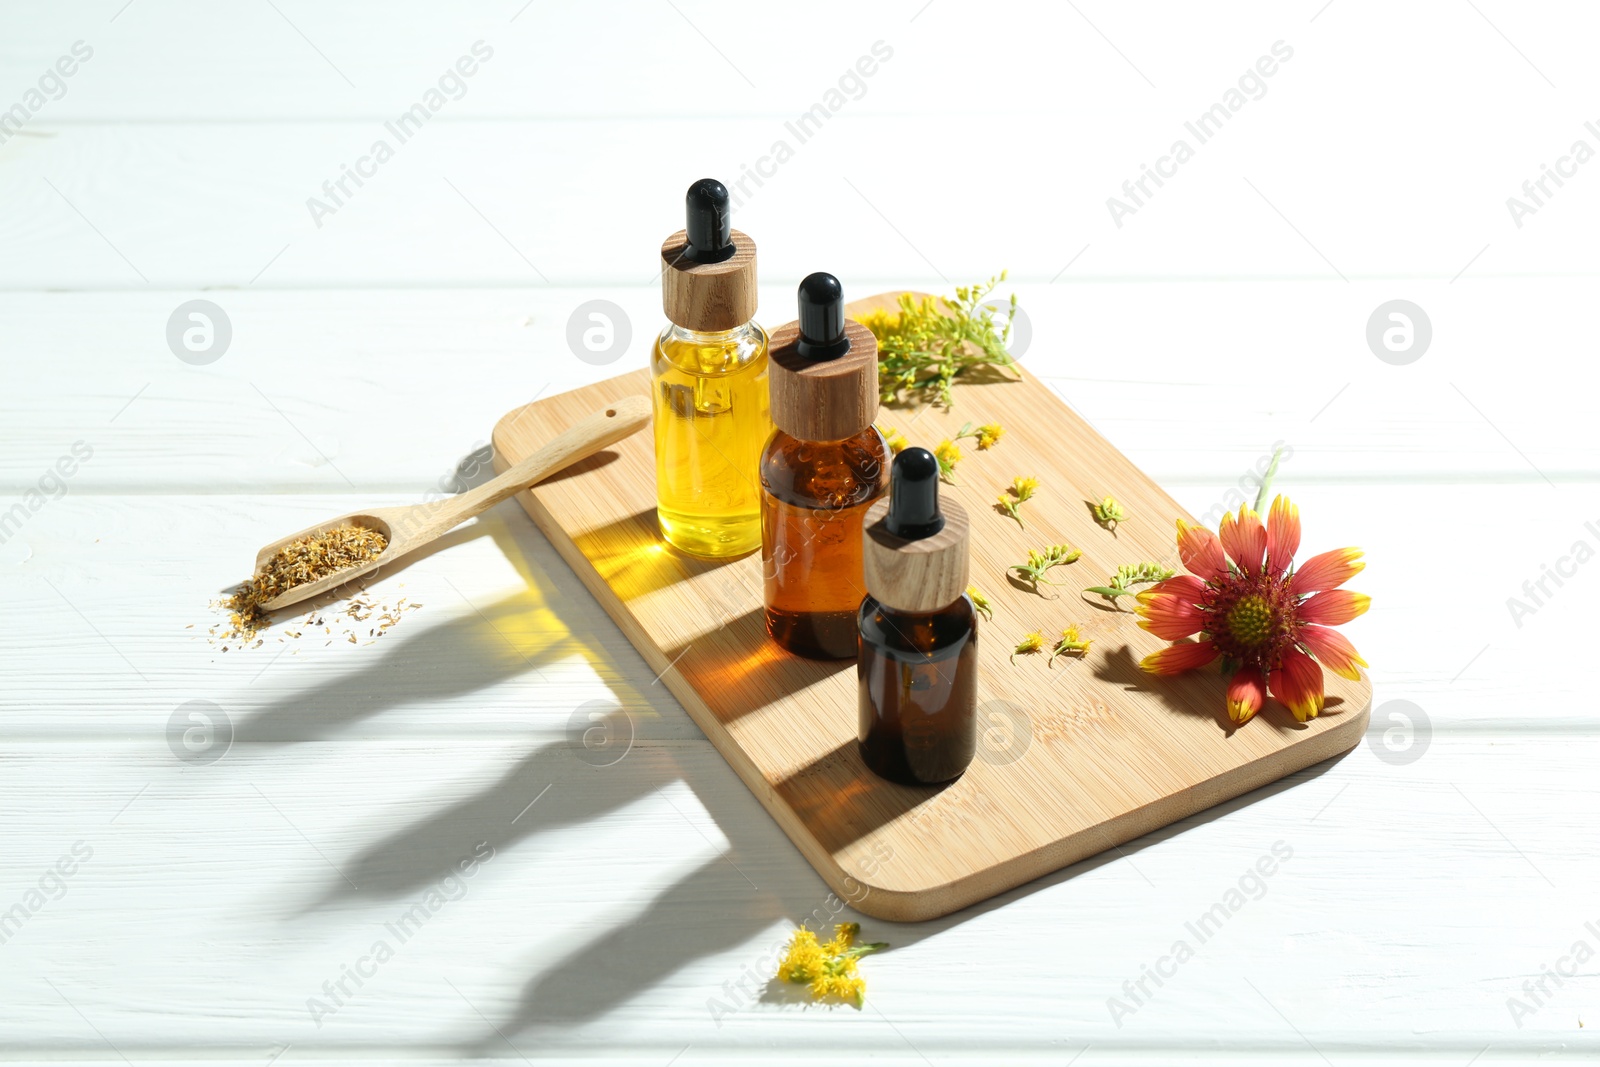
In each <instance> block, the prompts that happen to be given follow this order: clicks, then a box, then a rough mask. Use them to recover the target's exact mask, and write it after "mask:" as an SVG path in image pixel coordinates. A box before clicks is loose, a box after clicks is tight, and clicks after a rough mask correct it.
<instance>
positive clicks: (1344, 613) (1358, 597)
mask: <svg viewBox="0 0 1600 1067" xmlns="http://www.w3.org/2000/svg"><path fill="white" fill-rule="evenodd" d="M1371 605H1372V598H1371V597H1369V596H1367V595H1366V594H1365V593H1352V592H1351V591H1350V590H1348V589H1330V590H1328V591H1327V592H1326V593H1318V594H1317V595H1316V596H1314V597H1312V598H1311V599H1309V600H1307V601H1305V602H1304V603H1303V604H1301V605H1300V607H1299V608H1298V609H1296V612H1295V613H1296V614H1297V615H1299V617H1300V621H1301V622H1314V623H1320V624H1321V625H1323V626H1340V625H1342V624H1344V623H1347V622H1349V621H1350V620H1351V619H1354V618H1356V617H1358V616H1361V615H1365V614H1366V613H1367V608H1368V607H1370V606H1371Z"/></svg>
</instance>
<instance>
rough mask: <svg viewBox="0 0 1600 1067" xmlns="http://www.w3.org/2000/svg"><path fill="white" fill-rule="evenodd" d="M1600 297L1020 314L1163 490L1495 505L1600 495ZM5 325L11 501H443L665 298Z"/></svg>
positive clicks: (42, 309) (769, 291)
mask: <svg viewBox="0 0 1600 1067" xmlns="http://www.w3.org/2000/svg"><path fill="white" fill-rule="evenodd" d="M847 284H848V285H850V287H851V288H850V290H849V291H850V292H853V293H862V291H863V290H870V289H872V288H875V287H876V286H873V285H866V284H862V283H858V282H856V281H854V280H852V279H850V278H849V276H848V275H847ZM902 284H903V283H902ZM1588 288H1589V286H1588V283H1586V282H1582V281H1578V280H1551V281H1493V282H1470V281H1469V280H1467V279H1463V280H1462V281H1461V282H1460V283H1458V284H1457V285H1455V286H1450V285H1447V284H1445V283H1437V284H1429V283H1409V284H1407V285H1405V286H1403V287H1396V286H1393V285H1390V284H1386V283H1375V284H1367V283H1357V284H1353V285H1348V286H1347V285H1344V284H1343V283H1338V282H1334V283H1279V284H1261V283H1253V284H1242V283H1241V284H1209V285H1196V284H1182V283H1161V284H1151V285H1118V284H1084V285H1071V286H1067V285H1060V286H1054V287H1051V286H1038V285H1023V286H1018V287H1017V288H1016V290H1015V291H1016V292H1017V293H1018V295H1019V298H1020V299H1021V303H1022V307H1023V309H1024V310H1025V311H1026V312H1027V314H1028V320H1029V324H1030V329H1031V334H1032V337H1031V341H1030V342H1029V345H1028V347H1027V348H1026V350H1024V351H1023V353H1022V358H1023V360H1024V361H1025V362H1026V364H1027V365H1028V366H1029V367H1030V368H1032V369H1033V370H1034V372H1035V373H1037V374H1041V375H1044V376H1046V377H1047V378H1049V379H1050V380H1051V381H1052V382H1053V384H1055V385H1056V386H1057V388H1058V389H1059V390H1060V392H1061V393H1062V395H1063V396H1064V397H1065V398H1066V399H1067V400H1068V402H1069V403H1071V404H1072V405H1073V406H1074V407H1075V408H1076V409H1077V410H1078V411H1079V412H1081V413H1082V414H1083V415H1084V416H1085V417H1086V418H1088V419H1089V420H1090V422H1092V423H1093V424H1094V425H1095V426H1096V427H1098V428H1099V429H1100V431H1101V432H1102V433H1104V434H1105V435H1106V436H1107V437H1108V438H1109V439H1110V440H1111V441H1112V443H1113V444H1115V445H1117V446H1118V447H1119V448H1121V449H1122V450H1123V451H1124V452H1126V453H1127V454H1128V455H1129V456H1130V457H1132V458H1133V459H1134V460H1135V461H1136V462H1137V463H1139V464H1140V465H1141V466H1142V467H1143V468H1144V469H1145V470H1147V471H1148V472H1149V473H1150V474H1151V475H1152V476H1153V477H1154V478H1156V479H1157V480H1158V481H1160V482H1162V483H1163V484H1166V485H1169V486H1178V485H1192V486H1200V487H1204V488H1205V489H1206V490H1207V491H1208V492H1214V493H1218V494H1220V493H1221V492H1222V491H1224V490H1225V488H1226V487H1227V486H1228V485H1229V484H1230V483H1233V482H1236V481H1237V480H1238V479H1239V478H1240V477H1241V476H1242V475H1243V474H1244V473H1245V472H1246V471H1247V470H1248V469H1249V468H1250V467H1251V466H1253V465H1254V464H1256V463H1257V461H1258V460H1259V459H1260V457H1261V456H1262V454H1263V452H1265V451H1269V450H1270V449H1271V447H1272V445H1273V443H1274V442H1276V441H1283V442H1285V443H1287V444H1288V445H1289V446H1290V447H1292V448H1293V450H1294V454H1293V456H1292V458H1291V459H1290V460H1289V461H1288V463H1287V465H1286V467H1285V470H1286V472H1288V471H1292V472H1293V474H1294V476H1295V477H1296V478H1297V479H1299V480H1301V482H1302V484H1305V483H1311V482H1351V481H1357V482H1373V481H1395V480H1405V481H1415V480H1424V481H1441V480H1444V481H1481V480H1483V479H1485V478H1487V479H1488V480H1490V481H1493V482H1496V483H1501V484H1502V485H1504V484H1505V483H1518V487H1516V488H1512V487H1509V486H1507V487H1506V488H1503V489H1497V490H1493V491H1491V495H1490V497H1488V498H1486V499H1490V498H1492V499H1495V500H1500V499H1508V498H1510V497H1512V496H1514V495H1515V494H1521V493H1527V492H1532V493H1534V494H1535V495H1536V496H1537V495H1538V494H1541V493H1543V494H1548V493H1550V492H1552V489H1551V484H1550V483H1549V482H1546V480H1545V479H1546V478H1548V479H1550V482H1553V483H1555V484H1557V485H1562V486H1565V485H1566V483H1568V482H1571V481H1574V480H1589V479H1592V478H1593V477H1595V476H1596V474H1597V473H1600V452H1597V446H1596V444H1595V440H1594V435H1593V434H1592V433H1590V432H1589V428H1588V424H1589V421H1590V418H1589V416H1590V414H1591V409H1592V406H1593V405H1592V402H1591V400H1590V397H1591V396H1592V395H1593V392H1594V390H1595V389H1596V388H1597V386H1600V379H1597V372H1596V370H1595V367H1594V365H1593V361H1587V360H1581V359H1575V358H1573V351H1572V348H1571V345H1570V342H1569V341H1568V340H1567V338H1570V337H1571V336H1574V335H1575V334H1577V333H1579V332H1581V331H1582V330H1584V329H1586V314H1587V312H1586V309H1587V307H1588V302H1587V301H1588V296H1587V291H1588ZM1000 291H1001V292H1009V290H1007V289H1002V290H1000ZM863 295H864V293H863ZM1396 295H1406V296H1408V297H1409V298H1410V299H1414V300H1415V301H1417V302H1418V303H1420V304H1421V305H1422V306H1423V307H1424V308H1425V309H1426V311H1427V313H1428V315H1429V316H1430V319H1431V320H1432V324H1433V330H1434V335H1435V340H1434V341H1433V342H1432V344H1431V346H1430V348H1429V350H1428V351H1427V353H1426V354H1424V355H1423V356H1422V357H1421V359H1420V360H1419V361H1417V362H1415V363H1413V364H1411V365H1409V366H1391V365H1389V364H1386V363H1383V362H1380V361H1379V360H1378V358H1377V357H1376V356H1374V355H1373V353H1372V351H1371V350H1370V349H1369V348H1368V347H1367V344H1366V340H1365V337H1366V333H1365V331H1366V323H1367V320H1368V318H1369V317H1370V315H1371V314H1372V312H1373V310H1374V309H1375V308H1376V307H1377V306H1378V305H1379V304H1380V303H1382V302H1383V301H1385V300H1388V299H1390V298H1393V297H1395V296H1396ZM202 297H203V298H205V299H209V300H212V301H214V302H215V303H216V304H218V305H219V306H220V307H221V308H222V309H223V312H224V314H225V315H226V316H227V317H228V320H229V322H230V324H231V328H232V341H231V345H230V347H229V348H228V349H227V350H226V352H225V353H224V354H223V355H222V357H221V358H220V359H219V360H218V361H217V362H215V363H212V364H210V365H209V366H203V367H196V366H189V365H186V364H184V363H182V362H180V361H179V360H178V358H177V357H175V356H174V355H173V352H172V351H171V349H169V347H168V345H167V340H166V330H167V323H168V320H169V318H170V317H171V316H172V315H173V312H174V311H175V309H177V308H178V306H179V305H180V304H182V303H184V302H186V301H188V300H191V299H196V298H202ZM592 299H605V300H610V301H612V302H613V303H615V304H616V305H617V306H618V307H620V308H621V309H622V314H623V315H624V316H625V317H626V319H627V320H628V322H629V324H630V329H631V334H632V340H631V343H630V344H629V345H628V347H627V348H626V350H625V352H623V353H622V354H621V355H619V356H618V357H617V358H616V361H615V362H613V363H611V364H609V365H606V366H594V365H591V364H589V363H585V362H583V361H581V360H580V359H578V358H577V356H576V355H574V353H573V351H572V350H571V349H570V348H569V347H568V342H567V330H568V323H569V321H570V320H571V319H572V317H573V315H574V313H575V312H576V311H577V310H578V308H579V307H580V306H581V305H583V304H584V303H585V302H587V301H589V300H592ZM793 301H794V297H793V290H792V287H791V286H790V285H789V284H785V283H773V284H770V285H768V286H766V287H765V288H764V290H763V304H762V318H763V319H764V321H766V323H767V324H768V325H770V326H776V325H778V324H779V323H781V322H783V321H786V320H787V319H788V318H789V317H791V316H792V315H793V310H792V308H793ZM0 316H3V317H4V318H5V320H6V321H7V323H8V326H7V336H6V340H5V345H6V352H7V353H8V355H10V356H11V358H8V359H6V360H4V361H3V362H0V411H3V431H0V432H3V433H4V434H5V436H6V438H7V447H6V448H5V449H4V450H0V486H4V488H5V489H6V490H8V491H9V494H10V495H15V494H19V493H21V492H22V491H23V490H24V489H25V488H26V487H27V486H29V485H31V484H33V483H34V482H35V481H36V480H37V479H38V478H39V477H40V475H41V473H42V472H43V471H44V470H45V469H46V468H48V467H49V466H51V465H52V464H54V463H55V462H56V461H57V459H58V458H59V457H60V456H61V455H62V454H63V452H64V451H66V450H67V449H68V448H69V446H70V445H71V444H72V443H73V442H74V441H77V440H80V439H81V440H83V441H84V442H86V443H87V444H88V445H89V447H92V448H93V449H94V452H95V455H94V459H93V461H92V462H89V463H87V464H85V465H83V467H82V469H81V471H80V472H79V473H78V474H76V475H75V476H74V480H73V483H72V484H73V488H74V489H75V490H76V491H80V492H105V491H111V492H128V491H135V492H149V491H159V492H198V493H237V492H263V491H268V492H279V491H290V492H340V493H344V492H349V491H350V490H351V489H352V487H355V488H359V489H360V490H362V491H366V492H372V493H382V492H393V493H418V494H420V493H423V492H426V491H427V490H428V489H429V487H431V486H435V485H436V484H437V483H438V481H439V480H440V479H441V478H445V477H447V476H448V475H449V474H450V472H451V470H452V469H453V467H454V466H455V464H456V462H457V460H458V459H459V458H460V457H462V456H464V455H465V454H467V453H469V452H470V451H472V450H473V448H474V447H475V446H478V445H481V444H482V443H484V442H485V441H486V440H487V438H488V436H489V432H490V429H491V428H492V426H493V424H494V422H495V420H496V419H498V418H499V417H500V415H501V414H503V413H504V412H505V411H508V410H510V409H511V408H513V407H515V406H517V405H519V404H521V403H523V402H525V401H526V400H528V399H530V398H532V397H533V396H534V395H535V394H537V393H539V392H540V391H541V390H544V391H546V392H547V393H554V392H559V391H561V390H563V389H567V388H572V387H574V386H576V385H579V384H585V383H588V382H591V381H596V380H600V379H602V378H605V377H609V376H612V375H614V374H618V373H621V372H623V371H625V370H629V369H632V368H634V367H639V366H644V365H645V364H646V362H647V359H648V350H649V346H650V343H651V340H652V338H653V337H654V335H655V333H656V331H657V330H658V329H659V326H660V323H661V313H660V300H659V295H658V293H657V292H656V291H655V289H654V288H653V287H642V286H639V287H632V288H625V289H614V288H605V287H594V288H579V289H563V290H557V291H536V290H506V291H470V292H469V291H455V290H430V291H424V292H385V291H380V292H367V291H363V292H314V291H296V292H254V291H250V292H226V293H208V294H202V293H198V292H192V291H184V292H171V293H139V294H134V293H93V294H88V293H85V294H60V293H49V294H27V295H23V294H0ZM1513 367H1514V368H1515V372H1514V373H1512V372H1511V371H1510V370H1508V368H1513ZM975 414H983V415H984V416H986V417H987V416H995V417H999V418H1001V420H1002V421H1003V419H1004V414H1005V413H1004V412H1003V411H999V412H984V413H975ZM889 418H890V416H886V421H887V420H888V419H889ZM997 455H999V453H997Z"/></svg>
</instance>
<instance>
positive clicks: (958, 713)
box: [856, 448, 978, 785]
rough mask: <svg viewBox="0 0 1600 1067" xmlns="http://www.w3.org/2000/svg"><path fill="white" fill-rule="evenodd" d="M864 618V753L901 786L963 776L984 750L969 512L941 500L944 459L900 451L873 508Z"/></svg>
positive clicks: (859, 672)
mask: <svg viewBox="0 0 1600 1067" xmlns="http://www.w3.org/2000/svg"><path fill="white" fill-rule="evenodd" d="M863 532H864V541H863V547H864V549H865V551H864V555H863V560H864V563H865V571H866V582H867V597H866V599H865V600H863V601H862V602H861V611H860V613H859V615H858V622H859V625H860V629H861V655H860V658H859V659H858V660H857V664H856V679H857V682H858V684H859V688H860V710H861V721H860V727H861V729H860V733H859V735H858V740H859V742H860V751H861V758H862V760H863V761H864V762H865V763H866V765H867V766H868V767H870V768H871V769H872V770H873V771H874V772H875V773H876V774H878V775H880V776H882V777H884V778H887V779H889V780H890V781H894V782H899V783H901V784H902V785H937V784H939V783H940V782H948V781H950V780H952V779H954V778H958V777H960V775H961V773H962V772H963V771H965V770H966V769H967V765H968V764H970V763H971V762H972V757H973V754H974V753H975V752H976V751H977V743H978V727H977V699H978V614H977V612H976V611H975V610H974V609H973V606H972V601H971V600H970V599H968V597H967V595H966V588H967V543H968V525H967V513H966V512H965V511H963V510H962V508H961V505H960V504H957V503H956V502H955V501H953V500H952V501H947V502H945V503H944V504H943V506H942V507H941V505H940V502H939V461H938V460H936V459H934V457H933V453H931V452H929V451H928V450H927V449H925V448H907V449H905V450H904V451H902V452H901V453H900V454H899V455H898V456H896V457H895V460H894V467H893V468H892V470H891V472H890V481H889V499H887V500H879V501H878V502H877V503H876V504H874V505H873V506H872V507H871V508H869V509H868V510H867V515H866V519H865V529H864V531H863Z"/></svg>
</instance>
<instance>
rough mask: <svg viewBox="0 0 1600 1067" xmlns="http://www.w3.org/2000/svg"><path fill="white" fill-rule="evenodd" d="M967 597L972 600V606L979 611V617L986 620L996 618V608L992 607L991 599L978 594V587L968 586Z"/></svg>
mask: <svg viewBox="0 0 1600 1067" xmlns="http://www.w3.org/2000/svg"><path fill="white" fill-rule="evenodd" d="M967 596H968V597H969V598H970V599H971V600H972V606H973V607H974V608H976V609H977V611H978V614H979V615H982V616H983V617H984V618H986V619H993V618H994V608H992V607H990V605H989V598H988V597H986V596H984V595H983V594H982V593H980V592H978V587H977V586H975V585H969V586H967Z"/></svg>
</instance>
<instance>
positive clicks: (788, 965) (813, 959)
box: [778, 923, 889, 1008]
mask: <svg viewBox="0 0 1600 1067" xmlns="http://www.w3.org/2000/svg"><path fill="white" fill-rule="evenodd" d="M860 933H861V924H860V923H840V924H839V925H837V926H835V927H834V928H833V939H832V940H830V941H829V942H828V943H827V944H822V945H819V944H818V943H817V935H816V934H814V933H812V932H811V931H810V930H808V929H806V928H805V927H804V926H802V927H800V928H799V929H798V930H796V931H795V932H794V940H792V941H790V942H789V948H788V951H787V952H785V953H784V957H783V959H782V960H781V961H780V962H779V964H778V979H779V980H780V981H784V982H793V983H794V984H795V985H803V986H808V987H809V988H810V990H811V999H813V1000H822V999H824V998H825V997H841V998H843V999H845V1000H848V1001H850V1002H851V1003H853V1004H855V1006H856V1007H858V1008H859V1007H862V1006H863V1005H864V1004H865V1003H866V992H867V984H866V982H865V981H864V980H863V979H862V978H861V976H860V975H859V974H857V973H856V961H857V960H859V959H860V958H861V957H862V956H866V955H869V954H870V953H873V952H881V951H883V950H884V949H886V948H888V947H889V943H888V942H887V941H869V942H867V943H865V944H860V945H858V944H856V943H855V941H856V936H857V935H858V934H860Z"/></svg>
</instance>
